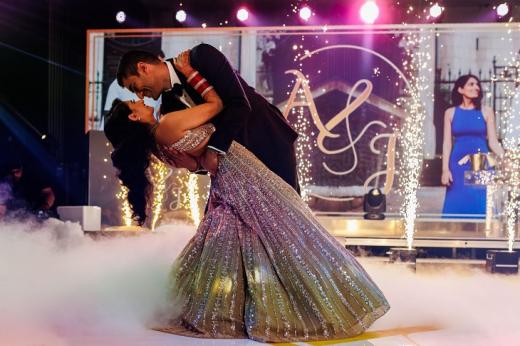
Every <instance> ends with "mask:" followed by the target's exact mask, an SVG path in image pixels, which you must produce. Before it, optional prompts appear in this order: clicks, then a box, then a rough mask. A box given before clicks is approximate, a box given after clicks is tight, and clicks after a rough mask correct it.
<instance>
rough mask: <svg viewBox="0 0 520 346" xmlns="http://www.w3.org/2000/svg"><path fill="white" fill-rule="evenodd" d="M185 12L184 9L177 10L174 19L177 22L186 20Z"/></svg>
mask: <svg viewBox="0 0 520 346" xmlns="http://www.w3.org/2000/svg"><path fill="white" fill-rule="evenodd" d="M186 17H187V15H186V12H185V11H184V10H178V11H177V13H175V19H176V20H177V21H178V22H179V23H183V22H184V21H185V20H186Z"/></svg>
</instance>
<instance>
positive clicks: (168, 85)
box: [117, 44, 299, 191]
mask: <svg viewBox="0 0 520 346" xmlns="http://www.w3.org/2000/svg"><path fill="white" fill-rule="evenodd" d="M189 60H190V65H191V66H193V68H195V69H196V70H198V71H199V72H200V74H201V75H202V76H203V77H204V78H206V79H207V81H208V82H209V83H210V84H211V85H212V86H213V87H214V88H215V90H216V91H217V93H218V94H219V96H220V97H221V98H222V101H223V103H224V110H223V111H222V112H221V113H220V114H219V115H217V116H216V117H215V118H214V119H213V120H212V123H213V124H214V125H215V127H216V131H215V133H214V134H213V135H212V136H211V138H210V140H209V143H208V150H207V151H206V153H205V154H204V156H203V158H202V162H203V166H204V168H205V169H207V170H208V171H210V172H213V173H214V172H215V171H216V169H217V167H218V157H219V155H225V154H226V152H227V150H228V149H229V147H230V145H231V142H232V141H233V140H235V141H237V142H239V143H241V144H242V145H244V146H245V147H246V148H248V149H249V150H250V151H251V152H253V153H254V154H255V155H256V156H257V157H258V158H259V159H260V160H261V161H262V162H263V163H264V164H265V165H266V166H267V167H268V168H269V169H271V170H272V171H273V172H275V173H276V174H278V175H279V176H280V177H281V178H282V179H284V180H285V181H286V182H287V183H288V184H289V185H291V186H292V187H293V188H294V189H295V190H297V191H299V185H298V178H297V174H296V156H295V152H294V141H295V140H296V138H297V137H298V134H297V133H296V132H295V131H294V130H293V129H292V128H291V126H290V125H289V124H288V123H287V121H286V120H285V118H284V117H283V115H282V113H281V112H280V111H279V110H278V109H277V108H276V107H275V106H274V105H272V104H270V103H269V102H268V101H267V100H266V99H265V98H264V97H262V96H261V95H260V94H258V93H257V92H256V91H255V90H254V89H253V88H252V87H250V86H249V85H247V83H246V82H245V81H244V80H243V79H242V77H240V75H239V74H238V73H236V72H235V71H234V70H233V68H232V67H231V65H230V63H229V61H228V60H227V59H226V57H225V56H224V55H223V54H222V53H221V52H220V51H218V50H217V49H216V48H214V47H212V46H210V45H208V44H200V45H198V46H196V47H194V48H193V49H191V51H190V53H189ZM117 80H118V83H119V84H120V85H121V86H124V87H126V88H127V89H129V90H130V91H132V92H134V93H136V94H137V96H139V97H140V98H144V97H145V96H147V97H151V98H153V99H155V100H157V99H158V98H159V96H161V95H162V105H161V113H162V114H166V113H168V112H172V111H176V110H181V109H185V108H186V107H190V106H192V105H195V104H200V103H202V102H203V99H202V97H201V96H200V95H199V94H198V93H197V92H196V91H195V90H194V89H193V88H192V87H191V86H190V85H189V84H188V83H187V82H186V78H185V77H184V76H183V75H182V73H180V72H179V71H178V70H177V69H176V68H175V66H174V63H173V60H172V59H169V60H166V61H164V62H161V61H160V60H159V59H157V58H156V57H155V56H154V55H153V54H150V53H147V52H143V51H130V52H127V53H126V54H124V55H123V57H122V58H121V61H120V62H119V67H118V71H117Z"/></svg>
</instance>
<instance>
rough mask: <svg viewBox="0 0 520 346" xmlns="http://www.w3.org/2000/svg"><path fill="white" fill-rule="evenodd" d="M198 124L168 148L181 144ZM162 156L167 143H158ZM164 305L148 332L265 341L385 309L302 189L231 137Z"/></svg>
mask: <svg viewBox="0 0 520 346" xmlns="http://www.w3.org/2000/svg"><path fill="white" fill-rule="evenodd" d="M213 131H214V127H213V125H211V124H206V125H203V126H201V127H199V128H197V129H194V130H191V131H189V133H188V134H187V135H186V136H185V137H184V138H182V139H181V140H179V141H178V142H176V143H174V144H173V145H171V146H170V148H172V149H176V150H181V151H189V150H191V149H193V148H195V147H196V146H197V145H198V144H199V143H200V142H201V141H202V140H204V139H205V138H206V137H207V136H209V135H211V134H212V133H213ZM159 150H160V152H162V153H163V155H160V156H162V159H163V160H165V161H167V160H166V159H165V157H167V151H168V147H161V148H159ZM169 292H170V294H171V301H172V306H173V308H172V311H171V316H170V318H169V320H168V322H167V323H166V325H162V326H160V327H157V328H155V327H154V329H156V330H160V331H164V332H169V333H174V334H181V335H188V336H194V337H201V338H251V339H254V340H257V341H263V342H289V341H309V340H327V339H338V338H345V337H351V336H354V335H358V334H360V333H362V332H363V331H365V330H366V329H367V328H368V327H369V326H370V325H371V324H372V323H373V322H374V321H375V320H376V319H378V318H379V317H381V316H382V315H383V314H384V313H385V312H387V311H388V309H389V305H388V302H387V301H386V299H385V297H384V295H383V293H382V292H381V291H380V290H379V288H378V287H377V285H376V284H375V283H374V282H373V281H372V279H371V278H370V277H369V276H368V274H367V273H366V272H365V270H364V269H363V268H362V267H361V265H360V264H359V263H358V262H357V261H356V259H355V258H354V256H353V255H352V254H351V253H350V252H349V251H348V250H347V249H345V247H344V246H342V245H341V244H340V243H339V242H338V241H337V240H336V239H334V237H333V236H331V235H330V234H329V233H328V232H327V231H326V230H325V229H324V228H323V227H322V226H321V225H320V224H319V222H318V220H317V219H316V218H315V217H314V216H313V214H312V212H311V210H310V209H309V208H308V206H307V205H306V204H305V203H304V202H303V201H302V199H301V198H300V196H298V194H297V193H296V192H295V191H294V190H293V188H291V187H290V186H289V185H288V184H287V183H285V182H284V181H283V180H282V179H281V178H279V177H278V176H277V175H276V174H274V173H273V172H271V171H270V170H269V169H267V168H266V166H265V165H264V164H263V163H262V162H260V161H259V160H258V159H257V158H256V157H255V156H254V155H253V154H252V153H251V152H249V151H248V150H247V149H245V148H244V147H243V146H242V145H240V144H239V143H236V142H233V143H232V145H231V147H230V149H229V151H228V152H227V154H226V155H225V156H222V157H221V158H220V161H219V166H218V172H217V174H216V176H214V177H212V181H211V190H210V196H209V201H208V209H207V212H206V214H205V216H204V218H203V219H202V221H201V223H200V225H199V227H198V229H197V233H196V234H195V236H194V237H193V238H192V239H191V240H190V242H189V243H188V245H187V246H186V247H185V248H184V250H183V251H182V253H181V254H180V255H179V257H178V258H177V259H176V261H175V263H174V266H173V269H172V272H171V287H170V291H169Z"/></svg>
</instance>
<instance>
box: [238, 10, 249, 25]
mask: <svg viewBox="0 0 520 346" xmlns="http://www.w3.org/2000/svg"><path fill="white" fill-rule="evenodd" d="M247 18H249V11H248V10H247V9H245V8H243V7H242V8H240V9H239V10H238V11H237V19H238V20H239V21H241V22H245V21H246V20H247Z"/></svg>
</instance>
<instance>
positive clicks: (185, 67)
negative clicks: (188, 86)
mask: <svg viewBox="0 0 520 346" xmlns="http://www.w3.org/2000/svg"><path fill="white" fill-rule="evenodd" d="M173 64H174V65H175V68H176V69H177V70H179V71H180V72H181V73H182V74H183V75H184V76H185V77H189V75H190V74H191V73H192V72H193V71H195V69H194V68H193V67H191V65H190V50H189V49H188V50H185V51H184V52H182V53H181V54H179V55H177V57H176V58H174V59H173Z"/></svg>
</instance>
